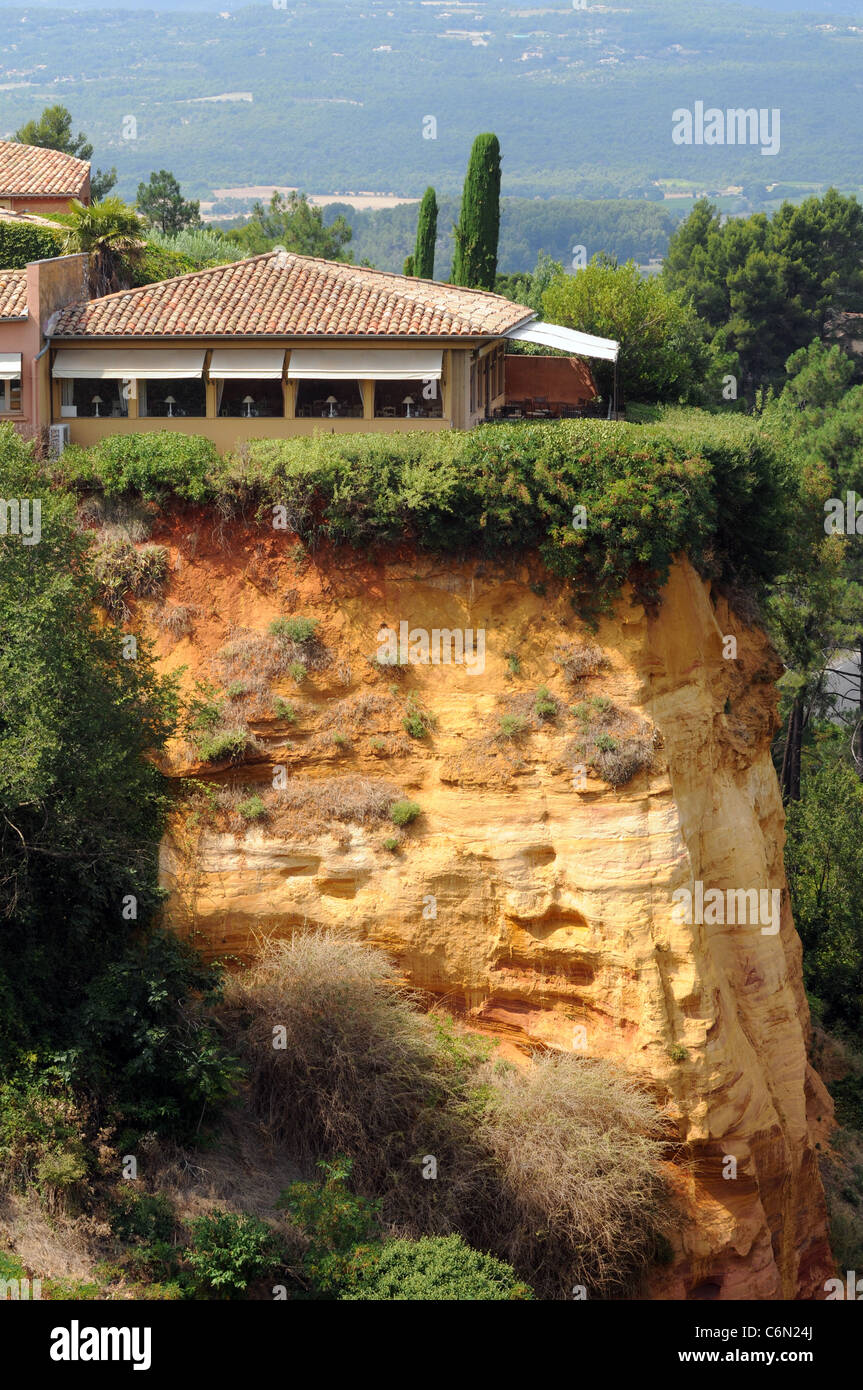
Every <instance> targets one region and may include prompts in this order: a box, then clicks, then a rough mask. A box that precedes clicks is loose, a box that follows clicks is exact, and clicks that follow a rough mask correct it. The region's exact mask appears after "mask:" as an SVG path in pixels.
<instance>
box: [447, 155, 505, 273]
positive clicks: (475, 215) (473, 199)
mask: <svg viewBox="0 0 863 1390" xmlns="http://www.w3.org/2000/svg"><path fill="white" fill-rule="evenodd" d="M453 232H454V235H455V254H454V256H453V266H452V275H451V277H450V278H451V281H452V283H453V284H454V285H467V286H469V287H470V288H472V289H481V290H493V289H494V282H495V276H496V275H497V243H498V236H499V233H500V143H499V141H498V138H497V136H496V135H491V134H488V133H486V134H484V135H478V136H477V137H476V139H475V140H474V142H473V148H472V150H471V152H470V161H469V163H468V167H467V176H466V178H465V181H464V192H463V194H462V200H461V213H460V216H459V221H458V226H457V227H454V228H453Z"/></svg>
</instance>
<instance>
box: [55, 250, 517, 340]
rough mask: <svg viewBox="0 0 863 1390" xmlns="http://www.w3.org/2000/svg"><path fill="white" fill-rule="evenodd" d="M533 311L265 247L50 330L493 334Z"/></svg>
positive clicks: (476, 293)
mask: <svg viewBox="0 0 863 1390" xmlns="http://www.w3.org/2000/svg"><path fill="white" fill-rule="evenodd" d="M531 316H532V311H531V310H530V309H527V308H525V307H524V306H523V305H520V304H513V303H512V302H511V301H510V300H508V299H504V298H503V297H502V296H501V295H498V294H489V293H487V292H486V291H484V290H466V289H461V288H459V287H457V286H455V285H444V284H439V283H438V282H437V281H434V280H415V279H413V278H411V277H408V276H405V275H392V274H390V273H389V272H387V271H380V270H367V269H366V268H365V267H363V266H355V265H345V264H343V263H342V262H339V261H323V260H318V259H316V258H315V257H313V256H295V255H292V254H289V253H286V252H274V251H271V252H267V254H266V255H263V256H254V257H252V258H250V259H248V260H243V261H235V262H233V264H231V265H223V266H216V267H215V268H214V269H212V270H199V271H195V272H193V273H192V274H191V275H181V276H179V277H178V278H177V279H175V280H162V281H160V282H159V283H158V284H155V285H145V286H144V287H143V288H142V289H136V290H124V291H121V292H120V293H119V294H111V295H106V296H105V297H104V298H102V299H93V300H91V301H90V302H89V303H87V304H73V305H69V306H68V307H67V308H66V309H64V310H63V311H62V312H61V314H60V317H59V319H58V321H57V325H56V328H55V331H54V334H53V335H52V336H53V337H57V338H63V337H66V338H81V337H104V336H109V337H114V336H117V337H124V338H126V337H134V338H154V337H165V336H186V337H221V336H230V337H236V336H241V335H242V336H248V337H265V336H273V337H302V336H304V335H306V334H309V335H314V336H316V337H341V336H348V337H357V336H380V337H387V338H391V337H399V338H404V337H428V336H434V337H443V338H448V337H485V336H489V337H495V336H497V335H502V334H504V333H506V332H507V330H508V329H510V328H514V327H515V325H516V324H517V323H522V322H524V320H525V319H527V318H530V317H531Z"/></svg>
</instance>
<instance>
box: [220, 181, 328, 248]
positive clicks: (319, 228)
mask: <svg viewBox="0 0 863 1390" xmlns="http://www.w3.org/2000/svg"><path fill="white" fill-rule="evenodd" d="M352 236H353V232H352V231H351V227H350V225H349V223H348V222H347V220H346V218H344V217H343V216H341V214H340V215H339V216H338V217H336V218H335V220H334V221H333V222H332V223H331V224H330V225H329V226H325V225H324V217H323V209H321V208H319V207H315V206H314V205H313V204H312V203H310V202H309V200H308V197H307V195H306V194H305V193H297V192H296V191H291V192H290V193H288V194H287V196H286V195H285V194H284V193H274V194H273V196H272V197H271V199H270V202H269V205H268V206H267V207H264V205H263V203H256V204H255V207H254V210H253V213H252V218H251V221H250V222H247V223H246V225H245V226H244V227H239V228H237V229H235V230H234V231H232V232H230V233H229V237H230V239H231V240H232V241H235V242H238V243H239V244H240V245H241V246H242V247H243V248H244V249H245V251H246V252H247V254H249V255H253V256H254V255H259V254H260V253H261V252H262V251H269V250H271V249H272V248H273V247H274V246H276V245H278V246H281V247H283V248H284V250H285V251H292V252H294V253H295V254H296V255H298V256H322V257H323V258H324V260H328V261H347V260H350V256H349V255H348V253H347V252H346V251H345V247H346V246H347V244H348V242H349V241H350V240H351V237H352Z"/></svg>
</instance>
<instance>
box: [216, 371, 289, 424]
mask: <svg viewBox="0 0 863 1390" xmlns="http://www.w3.org/2000/svg"><path fill="white" fill-rule="evenodd" d="M284 413H285V400H284V396H283V395H282V383H281V381H266V380H265V381H258V380H255V381H228V380H225V381H217V382H216V414H217V415H239V416H244V417H247V418H261V417H262V416H265V417H267V418H272V417H273V416H277V417H278V418H279V419H281V417H282V416H283V415H284Z"/></svg>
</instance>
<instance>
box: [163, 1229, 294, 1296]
mask: <svg viewBox="0 0 863 1390" xmlns="http://www.w3.org/2000/svg"><path fill="white" fill-rule="evenodd" d="M191 1233H192V1239H191V1244H190V1245H189V1247H188V1249H187V1250H186V1251H185V1257H186V1259H187V1260H188V1262H189V1264H190V1265H191V1266H192V1269H193V1271H194V1273H195V1277H196V1279H197V1281H198V1286H199V1288H200V1289H201V1290H202V1291H203V1292H209V1291H212V1292H213V1293H215V1294H216V1295H217V1296H219V1297H222V1298H232V1297H234V1296H236V1295H238V1294H241V1293H244V1292H245V1291H246V1289H247V1288H248V1287H249V1284H251V1283H253V1282H254V1281H255V1280H257V1279H263V1278H264V1277H265V1276H266V1275H268V1274H270V1273H272V1272H273V1271H274V1270H275V1269H276V1268H277V1267H278V1264H279V1252H278V1245H277V1242H276V1239H275V1236H274V1234H273V1232H272V1231H271V1230H270V1228H269V1226H267V1225H265V1223H264V1222H263V1221H261V1220H260V1219H259V1218H258V1217H257V1216H248V1215H246V1214H240V1215H237V1214H235V1213H233V1212H226V1211H218V1210H217V1211H214V1212H211V1213H210V1215H209V1216H201V1217H199V1218H198V1219H197V1220H196V1221H193V1222H192V1223H191Z"/></svg>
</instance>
